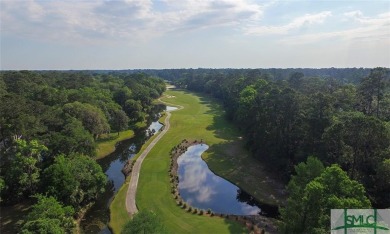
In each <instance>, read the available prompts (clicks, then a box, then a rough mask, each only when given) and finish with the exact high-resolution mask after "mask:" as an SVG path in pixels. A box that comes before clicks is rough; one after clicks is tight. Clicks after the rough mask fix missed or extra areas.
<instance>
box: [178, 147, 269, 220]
mask: <svg viewBox="0 0 390 234" xmlns="http://www.w3.org/2000/svg"><path fill="white" fill-rule="evenodd" d="M208 148H209V146H208V145H206V144H198V145H193V146H190V147H188V149H187V151H186V152H185V153H184V154H182V155H180V156H179V158H178V159H177V163H178V165H179V169H178V175H179V192H180V195H181V197H182V198H183V200H184V201H185V202H186V203H188V204H189V205H191V206H192V207H195V208H199V209H203V210H208V209H211V210H212V211H213V212H215V213H223V214H234V215H256V214H262V215H266V216H271V217H272V216H276V215H277V208H276V207H272V206H269V205H265V204H260V203H258V202H256V201H255V200H254V198H253V197H252V196H250V195H249V194H247V193H245V192H244V191H243V190H241V189H240V188H239V187H237V186H236V185H234V184H232V183H231V182H229V181H227V180H225V179H223V178H221V177H219V176H217V175H215V174H214V173H213V172H212V171H211V170H210V169H209V168H208V166H207V164H206V162H205V161H203V159H202V157H201V155H202V153H203V152H205V151H206V150H207V149H208Z"/></svg>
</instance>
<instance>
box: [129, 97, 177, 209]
mask: <svg viewBox="0 0 390 234" xmlns="http://www.w3.org/2000/svg"><path fill="white" fill-rule="evenodd" d="M160 101H161V100H160ZM161 102H163V101H161ZM163 103H165V104H167V105H170V104H169V103H166V102H163ZM182 108H183V107H181V106H180V107H178V109H182ZM166 113H167V117H166V118H165V121H164V125H165V126H164V129H163V130H162V132H161V133H160V134H158V136H157V137H156V138H154V139H153V141H152V142H151V143H150V144H149V145H148V147H146V149H145V150H144V151H143V152H142V154H141V155H140V156H139V157H138V159H137V161H135V164H134V166H133V170H132V171H131V177H130V184H129V187H128V189H127V193H126V210H127V213H128V214H129V215H133V214H135V213H137V212H138V209H137V205H136V204H135V196H136V193H137V187H138V179H139V173H140V170H141V165H142V162H143V161H144V159H145V157H146V156H147V155H148V153H149V152H150V150H151V149H153V147H154V146H155V145H156V144H157V142H158V141H159V140H160V139H161V138H162V137H163V136H164V135H165V133H166V132H167V131H168V130H169V127H170V124H169V119H170V118H171V113H170V112H169V111H167V112H166Z"/></svg>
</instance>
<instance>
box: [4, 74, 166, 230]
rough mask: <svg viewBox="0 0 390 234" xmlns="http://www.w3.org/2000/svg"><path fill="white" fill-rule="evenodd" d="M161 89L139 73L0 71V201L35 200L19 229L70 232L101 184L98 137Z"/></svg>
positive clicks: (146, 107) (143, 111)
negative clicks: (98, 162)
mask: <svg viewBox="0 0 390 234" xmlns="http://www.w3.org/2000/svg"><path fill="white" fill-rule="evenodd" d="M164 91H165V83H164V81H163V80H162V79H159V78H154V77H151V76H149V75H145V74H141V73H137V74H123V73H115V72H114V73H110V74H95V73H91V72H70V71H69V72H51V71H45V72H43V71H42V72H32V71H4V72H1V73H0V153H1V154H0V157H1V158H0V162H1V164H0V171H1V174H0V192H1V197H0V199H1V200H0V201H1V205H2V206H3V205H11V204H15V203H18V202H20V201H23V200H25V199H30V198H33V200H34V201H36V203H35V204H34V205H33V206H32V210H31V212H30V213H29V215H28V216H27V219H26V221H25V223H24V224H23V225H22V232H23V233H37V232H39V233H42V232H45V233H63V232H64V230H65V231H66V232H70V230H72V229H73V227H74V221H73V219H74V218H77V215H78V213H79V212H80V211H81V210H82V209H83V208H85V207H86V206H87V205H89V204H90V203H91V202H93V201H94V199H96V196H97V195H98V194H99V193H101V192H103V191H104V187H105V186H104V185H105V184H106V183H107V178H106V176H105V175H104V173H103V171H102V169H101V167H100V166H99V164H97V163H96V161H95V159H94V156H95V154H96V141H97V140H98V139H99V137H100V136H101V135H102V134H106V133H110V132H119V131H122V130H126V129H129V128H130V129H131V128H134V127H135V124H136V123H137V122H142V121H144V119H145V117H146V115H147V114H148V112H149V111H150V110H151V108H152V106H153V105H152V102H153V101H154V100H155V99H156V98H158V97H160V96H161V94H162V93H163V92H164Z"/></svg>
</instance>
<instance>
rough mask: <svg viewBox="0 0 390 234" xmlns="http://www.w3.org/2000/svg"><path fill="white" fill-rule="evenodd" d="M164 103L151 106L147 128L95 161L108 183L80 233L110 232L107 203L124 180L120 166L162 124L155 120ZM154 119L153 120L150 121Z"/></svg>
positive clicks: (121, 166)
mask: <svg viewBox="0 0 390 234" xmlns="http://www.w3.org/2000/svg"><path fill="white" fill-rule="evenodd" d="M165 108H166V107H165V105H156V106H153V107H152V108H151V112H150V113H149V117H150V118H149V119H148V123H147V124H148V125H149V127H148V128H143V129H139V130H137V131H136V132H135V136H134V137H133V138H131V139H129V140H125V141H122V142H121V143H119V144H118V145H116V148H115V152H114V153H112V154H110V155H108V156H107V157H104V158H102V159H99V160H98V161H97V162H98V163H99V164H100V166H101V167H102V169H103V171H104V173H105V174H106V175H107V178H108V180H109V183H108V184H107V186H106V188H105V189H106V191H105V192H104V193H103V194H101V195H99V197H98V199H97V200H96V203H95V204H94V205H93V206H92V207H91V208H90V209H89V210H88V212H87V213H86V215H85V216H84V219H83V220H82V222H81V224H80V226H81V231H82V233H111V232H110V230H109V229H108V228H107V223H108V221H109V218H110V215H109V205H110V203H111V201H112V199H113V196H114V195H115V193H116V192H117V191H118V190H119V189H120V187H121V186H122V184H123V183H124V181H125V176H124V175H123V173H122V168H123V166H124V164H125V163H126V161H127V160H128V159H130V158H132V157H134V155H135V154H136V153H137V152H138V150H139V149H141V147H142V145H143V144H144V143H145V142H146V141H147V139H148V138H149V137H150V136H151V135H153V134H155V133H156V132H158V131H159V130H160V129H161V127H162V126H163V125H162V124H161V123H159V122H158V121H157V120H158V118H160V117H161V114H160V112H161V111H163V110H165ZM152 121H154V122H152Z"/></svg>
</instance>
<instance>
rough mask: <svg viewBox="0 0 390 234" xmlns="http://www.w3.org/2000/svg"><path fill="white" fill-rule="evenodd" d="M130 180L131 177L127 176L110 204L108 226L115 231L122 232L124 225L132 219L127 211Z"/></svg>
mask: <svg viewBox="0 0 390 234" xmlns="http://www.w3.org/2000/svg"><path fill="white" fill-rule="evenodd" d="M129 182H130V177H128V178H126V180H125V183H124V184H123V185H122V187H121V188H120V189H119V191H118V193H117V194H116V195H115V197H114V200H113V201H112V202H111V204H110V223H109V224H108V226H109V227H110V228H111V230H112V231H113V233H121V231H122V228H123V226H125V224H126V223H127V222H128V221H130V216H129V215H128V214H127V211H126V192H127V189H128V187H129Z"/></svg>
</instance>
